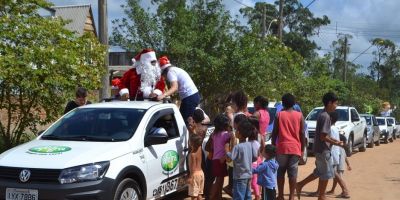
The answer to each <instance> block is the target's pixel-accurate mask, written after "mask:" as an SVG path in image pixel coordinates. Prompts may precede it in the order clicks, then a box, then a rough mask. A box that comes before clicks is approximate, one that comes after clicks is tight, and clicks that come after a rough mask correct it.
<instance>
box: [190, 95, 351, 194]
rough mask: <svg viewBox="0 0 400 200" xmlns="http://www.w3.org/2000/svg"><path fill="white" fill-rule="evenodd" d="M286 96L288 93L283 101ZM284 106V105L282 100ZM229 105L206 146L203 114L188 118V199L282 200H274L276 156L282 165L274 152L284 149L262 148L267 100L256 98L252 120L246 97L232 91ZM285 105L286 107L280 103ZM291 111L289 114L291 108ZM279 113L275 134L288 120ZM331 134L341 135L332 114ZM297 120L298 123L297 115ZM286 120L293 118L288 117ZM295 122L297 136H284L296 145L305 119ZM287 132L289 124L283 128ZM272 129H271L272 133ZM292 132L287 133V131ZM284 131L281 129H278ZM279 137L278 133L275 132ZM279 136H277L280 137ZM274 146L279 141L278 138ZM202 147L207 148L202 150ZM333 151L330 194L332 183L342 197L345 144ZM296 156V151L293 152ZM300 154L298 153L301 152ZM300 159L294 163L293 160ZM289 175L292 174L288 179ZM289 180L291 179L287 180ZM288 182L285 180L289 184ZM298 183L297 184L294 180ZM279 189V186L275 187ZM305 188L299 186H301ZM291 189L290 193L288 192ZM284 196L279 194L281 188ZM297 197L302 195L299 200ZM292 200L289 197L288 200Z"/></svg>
mask: <svg viewBox="0 0 400 200" xmlns="http://www.w3.org/2000/svg"><path fill="white" fill-rule="evenodd" d="M288 96H289V97H290V95H289V94H286V95H284V97H288ZM283 101H285V100H283ZM228 102H230V103H231V104H229V105H227V109H226V110H225V112H224V113H222V114H219V115H218V116H217V117H216V118H215V119H214V121H213V125H214V127H215V129H214V132H213V133H212V134H211V135H210V136H209V137H208V141H207V142H204V139H205V136H206V134H205V131H206V129H205V128H204V126H205V125H204V124H203V123H201V120H202V117H201V116H202V113H203V111H201V110H200V111H199V110H196V113H195V114H194V115H193V119H192V118H190V119H189V120H188V122H189V132H190V140H189V146H190V156H189V170H190V175H189V178H188V184H189V196H191V198H192V199H202V198H203V196H204V197H205V199H210V200H220V199H222V191H225V193H227V194H228V195H230V196H231V197H232V198H233V199H234V200H250V199H252V195H253V196H254V197H255V199H256V200H259V199H263V200H275V199H278V200H279V199H283V194H279V195H278V197H277V192H276V189H280V188H279V184H278V180H277V176H278V174H279V170H282V166H281V164H282V155H280V159H281V161H280V162H278V161H277V160H276V159H275V157H276V156H277V152H282V150H281V149H280V150H278V149H277V148H282V147H281V145H277V144H276V142H273V144H274V145H272V144H266V143H265V135H266V130H267V128H268V124H269V114H268V111H267V110H266V106H267V104H268V101H267V100H266V98H264V97H262V96H259V97H256V98H255V99H254V102H255V104H257V106H255V107H256V109H255V113H254V114H253V115H252V114H250V113H248V112H247V109H246V108H245V107H244V106H245V105H246V107H247V97H246V95H245V94H244V93H243V92H242V91H239V92H236V93H235V94H233V95H231V96H230V97H229V101H228ZM284 104H285V102H284ZM286 105H290V106H289V107H288V109H287V110H284V111H289V112H288V113H286V114H287V115H291V112H297V111H292V110H293V109H292V107H293V105H294V103H287V102H286ZM289 108H290V109H289ZM286 114H285V113H282V117H281V116H280V117H279V119H280V120H281V122H277V123H276V125H277V126H276V127H278V128H276V127H275V128H276V129H279V127H280V126H281V125H282V123H283V122H285V121H284V120H285V118H284V117H283V116H284V115H286ZM330 116H331V120H332V122H331V124H332V127H331V129H332V131H330V132H331V134H330V137H331V138H333V139H334V140H339V139H340V138H339V134H338V131H337V129H336V127H335V126H334V124H335V121H336V120H337V114H336V113H335V112H331V113H330ZM295 117H296V119H297V118H298V117H297V115H295ZM288 119H291V118H290V117H289V118H288ZM292 121H295V122H294V123H300V125H298V127H297V125H293V126H290V127H297V129H295V130H296V132H294V133H286V134H287V135H291V134H292V135H296V134H299V136H298V137H295V138H297V140H298V142H302V141H303V139H300V138H301V136H300V135H301V134H302V131H301V130H302V129H303V128H302V124H301V123H304V119H302V117H300V118H299V119H298V120H292ZM285 126H286V128H287V125H285ZM275 128H274V129H275ZM288 130H289V131H290V130H292V129H291V128H289V129H288ZM281 131H283V130H281ZM277 132H279V130H277ZM278 137H279V135H278ZM276 140H277V141H278V139H276ZM204 144H205V145H204ZM339 144H340V145H338V146H337V148H332V149H331V151H332V160H331V162H330V163H331V164H332V167H333V168H334V169H335V172H334V185H333V187H332V189H331V190H330V191H329V192H328V193H331V194H333V192H334V190H335V187H336V183H339V185H340V186H341V188H342V194H341V195H340V197H345V198H348V197H349V191H348V189H347V187H346V185H345V184H344V181H343V179H342V175H343V171H344V162H346V163H347V164H348V169H349V170H350V169H351V168H350V165H349V162H348V160H347V158H346V154H345V152H344V148H341V147H343V146H344V145H343V142H342V143H339ZM300 147H301V148H303V144H301V145H298V148H299V150H296V151H295V154H294V155H292V154H289V156H286V157H283V158H287V159H286V160H287V162H289V161H290V162H291V160H293V159H292V158H291V156H295V157H296V156H297V157H300V156H298V154H300V155H301V153H302V151H301V150H300ZM297 151H298V152H297ZM300 151H301V152H300ZM298 160H299V158H297V161H298ZM287 170H288V173H289V170H291V172H290V173H291V174H294V175H293V176H297V164H296V166H295V168H293V169H291V168H290V167H289V168H287ZM289 175H290V174H289ZM227 176H229V183H228V185H227V186H226V187H225V188H223V185H224V179H225V177H227ZM289 178H290V177H289ZM290 180H291V179H289V181H290ZM294 180H296V179H294ZM294 183H295V185H294V188H297V189H299V190H298V191H297V192H298V194H299V192H301V188H299V186H298V185H296V184H297V183H296V182H294ZM277 186H278V187H277ZM303 186H304V183H302V185H301V187H303ZM292 187H293V186H291V187H290V188H291V189H292ZM282 191H283V189H282ZM299 197H300V196H299ZM293 198H294V197H292V195H290V199H291V200H292V199H293Z"/></svg>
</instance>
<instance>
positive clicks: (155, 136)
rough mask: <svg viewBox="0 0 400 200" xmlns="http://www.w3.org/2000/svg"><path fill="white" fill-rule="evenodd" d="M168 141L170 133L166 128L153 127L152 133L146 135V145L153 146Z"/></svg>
mask: <svg viewBox="0 0 400 200" xmlns="http://www.w3.org/2000/svg"><path fill="white" fill-rule="evenodd" d="M167 142H168V134H167V131H166V130H165V129H164V128H152V129H151V130H150V134H149V135H147V136H146V139H145V140H144V145H145V146H146V147H147V146H151V145H157V144H165V143H167Z"/></svg>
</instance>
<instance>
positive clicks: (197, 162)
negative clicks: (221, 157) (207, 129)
mask: <svg viewBox="0 0 400 200" xmlns="http://www.w3.org/2000/svg"><path fill="white" fill-rule="evenodd" d="M202 141H203V140H202V138H201V136H199V135H196V134H193V135H191V137H190V147H191V148H190V149H191V152H190V157H189V171H190V177H189V179H188V184H189V196H190V197H191V198H192V200H201V199H202V195H203V188H204V174H203V170H202V169H201V161H202V154H201V144H202Z"/></svg>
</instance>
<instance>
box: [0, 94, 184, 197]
mask: <svg viewBox="0 0 400 200" xmlns="http://www.w3.org/2000/svg"><path fill="white" fill-rule="evenodd" d="M187 153H188V132H187V129H186V126H185V123H184V121H183V119H182V116H181V114H180V112H179V110H178V108H177V107H176V106H175V105H174V104H169V103H164V104H163V103H158V102H108V103H99V104H91V105H86V106H82V107H79V108H77V109H75V110H73V111H71V112H69V113H67V114H66V115H64V116H63V117H61V118H60V119H59V120H57V121H56V122H55V123H54V124H52V125H51V126H50V127H49V128H48V129H47V130H46V131H44V132H43V133H42V134H41V135H40V136H39V137H37V138H36V139H34V140H32V141H30V142H28V143H25V144H22V145H20V146H17V147H15V148H13V149H10V150H8V151H6V152H4V153H3V154H1V155H0V199H6V200H20V199H23V200H37V199H40V200H46V199H48V200H50V199H51V200H55V199H105V200H117V199H118V200H121V199H139V200H143V199H156V198H158V197H162V196H165V195H166V194H170V193H173V192H175V191H178V190H181V189H184V188H185V186H186V185H185V179H186V175H187V172H188V168H187V164H186V157H187Z"/></svg>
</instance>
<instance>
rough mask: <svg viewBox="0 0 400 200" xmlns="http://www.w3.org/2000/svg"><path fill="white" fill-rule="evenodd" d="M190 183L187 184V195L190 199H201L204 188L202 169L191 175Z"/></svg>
mask: <svg viewBox="0 0 400 200" xmlns="http://www.w3.org/2000/svg"><path fill="white" fill-rule="evenodd" d="M191 181H192V182H191V184H189V193H188V194H189V196H191V197H192V199H196V198H198V197H200V198H198V199H201V195H203V190H204V173H203V171H196V172H194V173H193V175H192V180H191Z"/></svg>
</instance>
